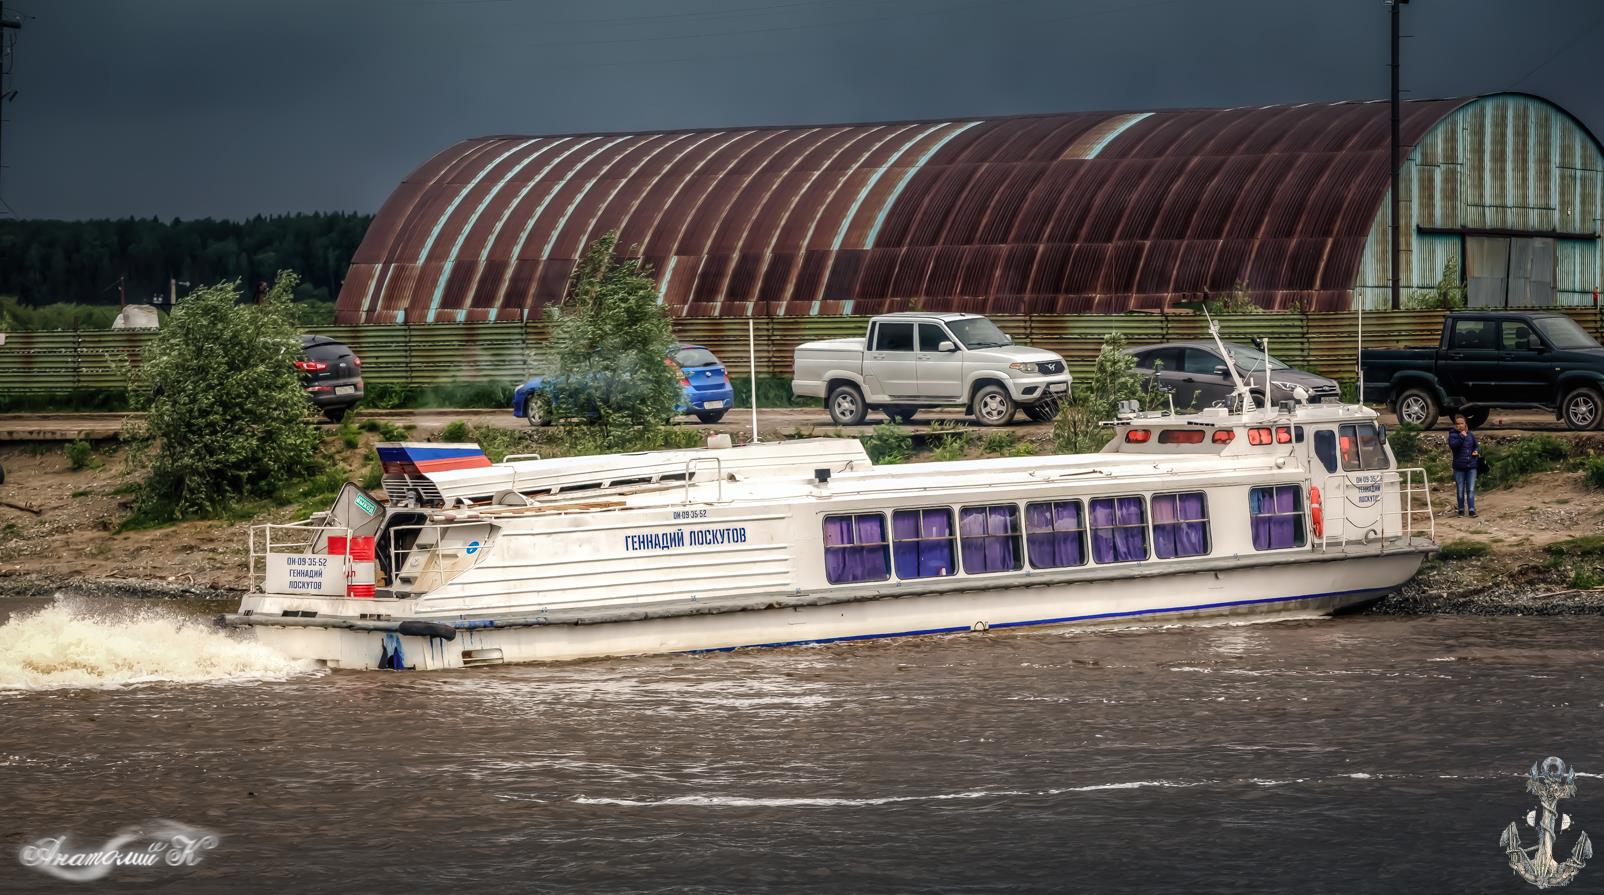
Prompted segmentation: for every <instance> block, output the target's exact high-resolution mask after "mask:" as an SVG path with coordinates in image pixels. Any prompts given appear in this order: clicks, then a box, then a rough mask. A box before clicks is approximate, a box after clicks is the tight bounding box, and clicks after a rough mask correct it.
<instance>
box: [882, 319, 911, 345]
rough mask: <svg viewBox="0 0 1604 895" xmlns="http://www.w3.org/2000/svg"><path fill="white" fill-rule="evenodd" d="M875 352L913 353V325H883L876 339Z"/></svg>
mask: <svg viewBox="0 0 1604 895" xmlns="http://www.w3.org/2000/svg"><path fill="white" fill-rule="evenodd" d="M874 350H875V351H912V350H913V324H912V323H884V322H883V323H881V324H880V330H879V332H877V333H876V334H875V337H874Z"/></svg>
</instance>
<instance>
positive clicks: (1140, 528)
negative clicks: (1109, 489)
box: [1091, 497, 1147, 562]
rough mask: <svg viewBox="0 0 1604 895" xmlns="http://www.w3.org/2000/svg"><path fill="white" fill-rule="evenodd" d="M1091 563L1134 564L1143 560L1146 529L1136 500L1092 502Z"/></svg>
mask: <svg viewBox="0 0 1604 895" xmlns="http://www.w3.org/2000/svg"><path fill="white" fill-rule="evenodd" d="M1091 516H1092V559H1094V560H1096V561H1097V562H1135V561H1139V560H1144V559H1147V526H1146V524H1145V522H1146V520H1145V518H1144V517H1143V512H1142V498H1140V497H1101V498H1097V499H1095V500H1093V501H1092V506H1091Z"/></svg>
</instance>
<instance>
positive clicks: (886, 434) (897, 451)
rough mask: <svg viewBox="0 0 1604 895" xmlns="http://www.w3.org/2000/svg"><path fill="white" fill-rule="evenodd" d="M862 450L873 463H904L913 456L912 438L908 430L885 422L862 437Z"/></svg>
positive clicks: (888, 421)
mask: <svg viewBox="0 0 1604 895" xmlns="http://www.w3.org/2000/svg"><path fill="white" fill-rule="evenodd" d="M861 440H862V441H863V449H864V451H865V452H867V453H868V455H869V459H870V460H872V461H874V462H875V463H885V464H890V463H906V462H908V458H909V457H911V456H913V438H912V437H910V436H909V435H908V430H906V429H904V428H902V427H901V426H899V425H897V424H896V423H893V422H891V421H890V420H887V421H886V422H883V423H881V424H880V425H878V426H875V427H874V430H873V431H872V432H870V433H869V434H868V435H866V436H862V438H861Z"/></svg>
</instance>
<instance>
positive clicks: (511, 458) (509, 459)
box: [501, 454, 540, 494]
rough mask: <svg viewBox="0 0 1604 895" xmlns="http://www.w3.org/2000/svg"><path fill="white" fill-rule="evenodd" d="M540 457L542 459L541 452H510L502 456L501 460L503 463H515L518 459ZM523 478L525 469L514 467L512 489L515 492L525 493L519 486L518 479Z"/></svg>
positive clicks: (537, 458) (535, 458)
mask: <svg viewBox="0 0 1604 895" xmlns="http://www.w3.org/2000/svg"><path fill="white" fill-rule="evenodd" d="M539 459H540V455H539V454H508V455H507V456H505V457H502V458H501V462H502V463H514V462H517V461H518V460H539ZM521 478H523V470H521V469H514V470H513V471H512V491H513V493H515V494H522V493H523V490H522V489H520V488H519V487H518V480H519V479H521Z"/></svg>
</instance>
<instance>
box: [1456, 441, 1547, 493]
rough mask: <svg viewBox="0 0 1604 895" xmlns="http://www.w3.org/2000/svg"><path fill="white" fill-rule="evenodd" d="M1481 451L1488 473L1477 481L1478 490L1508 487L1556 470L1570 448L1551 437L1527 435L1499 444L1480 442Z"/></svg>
mask: <svg viewBox="0 0 1604 895" xmlns="http://www.w3.org/2000/svg"><path fill="white" fill-rule="evenodd" d="M1480 451H1481V455H1482V457H1484V458H1485V459H1486V460H1487V467H1488V471H1487V475H1486V476H1485V478H1482V479H1478V480H1477V487H1486V488H1510V487H1513V486H1515V485H1517V484H1519V483H1520V482H1521V481H1523V480H1525V479H1526V478H1527V477H1528V476H1532V475H1536V474H1537V473H1540V472H1549V471H1550V470H1553V469H1555V468H1556V467H1558V466H1559V465H1560V464H1561V463H1562V462H1564V460H1565V458H1566V457H1567V456H1569V454H1570V446H1569V445H1567V444H1566V442H1565V440H1564V439H1562V438H1557V437H1555V436H1553V435H1528V436H1525V437H1523V438H1517V439H1515V440H1514V441H1510V442H1507V443H1505V444H1499V445H1490V444H1487V443H1485V442H1483V443H1482V444H1481V447H1480Z"/></svg>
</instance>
